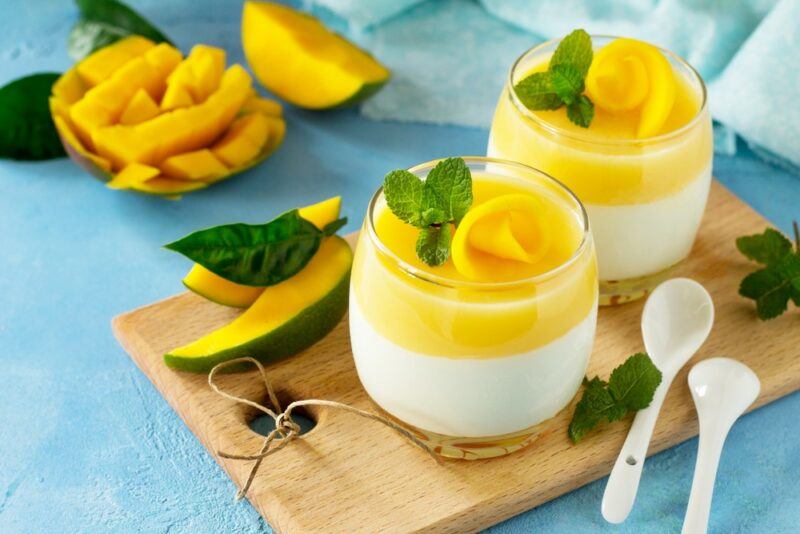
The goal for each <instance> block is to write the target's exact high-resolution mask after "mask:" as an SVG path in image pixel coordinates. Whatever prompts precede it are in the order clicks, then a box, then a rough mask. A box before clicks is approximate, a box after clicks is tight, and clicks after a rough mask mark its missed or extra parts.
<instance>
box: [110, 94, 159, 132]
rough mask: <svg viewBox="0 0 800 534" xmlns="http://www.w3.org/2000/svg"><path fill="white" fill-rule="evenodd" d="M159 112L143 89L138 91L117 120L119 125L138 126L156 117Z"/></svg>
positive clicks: (153, 101)
mask: <svg viewBox="0 0 800 534" xmlns="http://www.w3.org/2000/svg"><path fill="white" fill-rule="evenodd" d="M160 112H161V110H160V109H159V107H158V104H156V102H155V100H153V99H152V97H151V96H150V95H149V94H148V92H147V91H145V90H144V89H139V90H138V91H137V92H136V94H135V95H133V98H131V101H130V102H128V105H127V106H126V107H125V110H124V111H123V112H122V115H121V116H120V118H119V123H120V124H139V123H140V122H144V121H147V120H150V119H152V118H153V117H156V116H157V115H158V114H159V113H160Z"/></svg>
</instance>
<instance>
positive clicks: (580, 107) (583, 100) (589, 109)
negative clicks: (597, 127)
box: [567, 95, 594, 128]
mask: <svg viewBox="0 0 800 534" xmlns="http://www.w3.org/2000/svg"><path fill="white" fill-rule="evenodd" d="M567 117H568V118H569V120H571V121H572V122H573V123H575V124H577V125H578V126H582V127H584V128H588V127H589V125H590V124H591V123H592V119H593V118H594V104H592V101H591V100H589V97H588V96H586V95H580V96H579V97H578V99H577V100H576V101H575V102H573V103H572V104H570V105H569V106H567Z"/></svg>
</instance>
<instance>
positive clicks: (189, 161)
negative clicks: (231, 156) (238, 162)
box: [161, 148, 228, 180]
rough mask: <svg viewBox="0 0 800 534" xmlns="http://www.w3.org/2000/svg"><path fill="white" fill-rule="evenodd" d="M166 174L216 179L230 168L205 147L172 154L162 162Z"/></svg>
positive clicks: (198, 178) (189, 178)
mask: <svg viewBox="0 0 800 534" xmlns="http://www.w3.org/2000/svg"><path fill="white" fill-rule="evenodd" d="M161 170H162V171H163V172H164V174H165V175H166V176H171V177H174V178H179V179H181V180H214V179H217V178H219V177H221V176H225V175H226V174H227V173H228V168H227V167H226V166H225V165H223V163H222V162H221V161H220V160H219V159H217V157H216V156H215V155H214V154H213V152H211V151H210V150H208V149H207V148H204V149H202V150H195V151H194V152H185V153H183V154H178V155H176V156H171V157H169V158H167V159H165V160H164V162H163V163H162V164H161Z"/></svg>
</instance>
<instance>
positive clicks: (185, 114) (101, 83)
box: [50, 35, 285, 195]
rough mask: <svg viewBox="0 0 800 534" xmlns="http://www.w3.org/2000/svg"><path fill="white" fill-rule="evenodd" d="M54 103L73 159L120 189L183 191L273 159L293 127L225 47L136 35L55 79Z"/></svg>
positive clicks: (53, 110)
mask: <svg viewBox="0 0 800 534" xmlns="http://www.w3.org/2000/svg"><path fill="white" fill-rule="evenodd" d="M50 109H51V113H52V115H53V121H54V123H55V125H56V129H57V130H58V133H59V135H60V137H61V140H62V142H63V144H64V148H65V149H66V151H67V153H68V154H69V155H70V157H71V158H72V159H73V160H75V161H76V162H77V163H78V164H79V165H81V166H82V167H84V168H85V169H87V170H88V171H89V172H90V173H92V174H93V175H95V176H97V177H98V178H100V179H102V180H103V181H106V182H108V185H109V186H110V187H112V188H115V189H132V190H135V191H139V192H143V193H152V194H161V195H175V194H179V193H185V192H188V191H194V190H196V189H201V188H204V187H207V186H208V185H210V184H212V183H215V182H218V181H220V180H223V179H226V178H229V177H230V176H232V175H233V174H236V173H238V172H241V171H242V170H244V169H246V168H249V167H251V166H253V165H255V164H257V163H259V162H260V161H262V160H264V159H265V158H266V157H268V156H269V155H270V154H272V152H273V151H274V150H275V149H276V148H277V147H278V146H279V145H280V143H281V141H282V140H283V135H284V132H285V123H284V121H283V119H282V118H281V107H280V105H279V104H278V103H277V102H275V101H272V100H268V99H265V98H261V97H259V96H258V95H257V94H256V93H255V91H254V90H253V86H252V79H251V77H250V75H249V74H248V73H247V72H246V71H245V70H244V69H243V68H242V67H241V66H240V65H231V66H230V67H228V68H227V69H226V68H225V51H224V50H222V49H220V48H215V47H212V46H206V45H197V46H195V47H194V48H193V49H192V51H191V53H190V54H189V55H188V56H187V57H186V58H184V57H183V54H181V52H180V51H179V50H178V49H177V48H174V47H173V46H171V45H169V44H167V43H160V44H156V43H154V42H152V41H150V40H149V39H145V38H144V37H140V36H136V35H134V36H130V37H126V38H124V39H121V40H119V41H117V42H116V43H113V44H111V45H109V46H107V47H105V48H102V49H100V50H98V51H96V52H94V53H93V54H92V55H90V56H89V57H87V58H86V59H84V60H82V61H81V62H79V63H78V64H77V65H75V67H73V68H72V69H70V70H68V71H67V72H66V73H64V75H62V76H61V78H59V79H58V80H57V81H56V83H55V84H53V89H52V96H51V98H50Z"/></svg>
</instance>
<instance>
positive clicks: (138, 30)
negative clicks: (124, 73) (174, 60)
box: [67, 0, 172, 61]
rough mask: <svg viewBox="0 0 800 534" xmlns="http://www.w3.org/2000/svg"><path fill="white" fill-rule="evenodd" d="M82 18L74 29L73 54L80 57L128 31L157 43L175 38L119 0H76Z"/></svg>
mask: <svg viewBox="0 0 800 534" xmlns="http://www.w3.org/2000/svg"><path fill="white" fill-rule="evenodd" d="M75 3H76V4H77V5H78V10H79V11H80V19H78V21H77V22H76V23H75V25H74V26H73V27H72V30H71V31H70V34H69V37H68V40H67V44H68V53H69V55H70V57H72V58H73V59H74V60H76V61H78V60H81V59H83V58H84V57H86V56H88V55H89V54H91V53H92V52H94V51H95V50H98V49H100V48H103V47H104V46H108V45H109V44H111V43H113V42H115V41H117V40H119V39H121V38H123V37H126V36H128V35H141V36H142V37H146V38H148V39H150V40H151V41H154V42H156V43H169V44H172V42H171V41H170V40H169V39H168V38H167V36H166V35H164V34H163V33H162V32H161V31H160V30H159V29H158V28H156V27H155V26H153V25H152V24H151V23H150V22H149V21H148V20H147V19H145V18H144V17H142V16H141V15H139V14H138V13H137V12H136V11H134V10H133V9H131V8H130V7H128V6H127V5H125V4H123V3H122V2H119V1H117V0H76V1H75Z"/></svg>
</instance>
